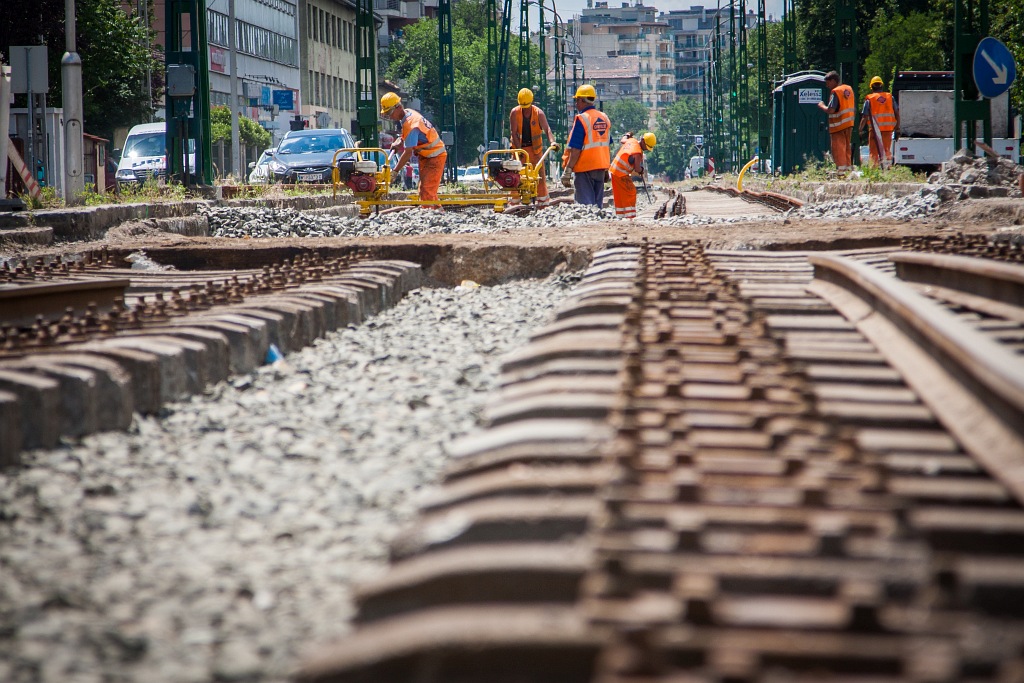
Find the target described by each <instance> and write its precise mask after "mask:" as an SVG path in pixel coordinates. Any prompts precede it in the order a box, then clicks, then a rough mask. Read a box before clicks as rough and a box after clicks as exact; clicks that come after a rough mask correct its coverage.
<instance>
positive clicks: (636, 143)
mask: <svg viewBox="0 0 1024 683" xmlns="http://www.w3.org/2000/svg"><path fill="white" fill-rule="evenodd" d="M656 144H658V139H657V138H656V137H655V136H654V133H644V134H643V135H641V136H640V139H639V140H637V139H636V138H634V137H633V136H632V135H630V134H629V133H627V134H626V138H625V139H624V140H623V141H622V146H621V147H619V151H618V152H617V153H616V154H615V161H613V162H612V168H611V173H612V199H613V200H615V216H616V218H636V184H634V183H633V177H632V176H633V174H634V173H635V174H637V175H638V176H640V177H641V178H643V180H644V183H645V184H646V183H647V169H646V168H645V167H644V152H646V151H648V150H652V149H654V146H655V145H656Z"/></svg>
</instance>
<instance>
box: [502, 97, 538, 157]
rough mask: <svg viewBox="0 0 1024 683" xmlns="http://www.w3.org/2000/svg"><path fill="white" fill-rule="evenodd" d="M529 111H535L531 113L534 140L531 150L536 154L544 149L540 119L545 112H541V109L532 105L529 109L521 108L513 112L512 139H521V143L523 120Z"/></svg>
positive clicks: (510, 120) (531, 131)
mask: <svg viewBox="0 0 1024 683" xmlns="http://www.w3.org/2000/svg"><path fill="white" fill-rule="evenodd" d="M528 109H532V110H533V111H531V112H530V135H531V137H532V138H533V142H532V143H531V146H530V149H532V150H533V151H534V152H539V151H541V150H542V149H544V144H543V143H544V140H543V138H541V133H542V131H541V128H540V117H541V116H543V115H544V112H543V111H541V108H540V107H535V106H534V105H532V104H531V105H530V106H529V107H521V106H520V107H515V108H514V109H513V110H512V114H511V115H510V116H509V124H510V125H511V126H512V139H513V140H515V139H516V138H519V140H520V142H521V141H522V135H523V119H524V118H525V116H524V114H525V113H526V111H527V110H528Z"/></svg>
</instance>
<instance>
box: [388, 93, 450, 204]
mask: <svg viewBox="0 0 1024 683" xmlns="http://www.w3.org/2000/svg"><path fill="white" fill-rule="evenodd" d="M380 115H381V116H385V117H387V118H389V119H391V120H392V121H401V122H402V133H401V137H400V138H399V139H398V140H395V144H394V148H395V149H397V148H399V147H403V146H404V151H403V152H402V156H400V157H399V158H398V163H397V164H396V165H395V168H394V170H392V172H391V177H392V178H398V177H399V173H401V171H402V169H403V168H405V165H406V164H407V163H409V160H410V158H412V155H413V154H415V155H416V157H417V158H418V159H419V166H420V201H424V202H429V201H434V202H436V201H437V190H438V188H439V187H441V176H442V175H443V174H444V165H445V164H446V163H447V162H448V152H447V151H446V150H445V148H444V142H443V141H442V140H441V136H440V135H438V134H437V130H435V129H434V126H433V124H432V123H430V121H427V120H426V119H425V118H424V117H423V115H422V114H420V113H419V112H418V111H416V110H414V109H406V108H404V107H403V106H402V98H400V97H399V96H398V95H396V94H395V93H393V92H389V93H384V96H383V97H381V98H380Z"/></svg>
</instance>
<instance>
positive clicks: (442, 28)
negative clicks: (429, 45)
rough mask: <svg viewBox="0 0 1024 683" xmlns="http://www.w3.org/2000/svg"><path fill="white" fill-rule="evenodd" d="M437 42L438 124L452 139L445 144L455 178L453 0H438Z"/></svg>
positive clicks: (456, 163) (442, 133)
mask: <svg viewBox="0 0 1024 683" xmlns="http://www.w3.org/2000/svg"><path fill="white" fill-rule="evenodd" d="M437 44H438V62H439V64H440V67H441V68H440V75H441V111H439V112H438V116H437V124H438V128H439V129H440V131H441V135H442V137H448V138H449V140H450V141H451V142H450V143H449V142H448V140H446V141H445V144H448V146H449V147H450V148H451V150H450V151H449V153H448V168H447V173H448V178H449V180H450V181H454V180H455V177H454V176H455V170H454V169H455V168H456V167H457V166H458V161H457V159H458V147H457V139H456V135H455V125H456V121H455V60H454V56H453V54H452V3H451V0H438V3H437Z"/></svg>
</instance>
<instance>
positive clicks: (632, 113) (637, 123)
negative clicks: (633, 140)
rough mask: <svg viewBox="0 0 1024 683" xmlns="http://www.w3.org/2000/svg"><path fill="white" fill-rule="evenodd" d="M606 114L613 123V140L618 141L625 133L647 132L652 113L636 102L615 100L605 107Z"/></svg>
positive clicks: (637, 133) (638, 135)
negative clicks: (648, 117) (648, 119)
mask: <svg viewBox="0 0 1024 683" xmlns="http://www.w3.org/2000/svg"><path fill="white" fill-rule="evenodd" d="M604 113H605V114H607V115H608V118H609V119H611V122H612V139H613V140H618V139H619V138H620V137H622V135H623V134H624V133H633V135H634V136H636V137H640V133H642V132H645V131H646V130H647V115H648V114H649V113H650V111H649V110H648V109H647V107H645V106H644V105H642V104H640V103H639V102H637V101H636V100H615V101H614V102H609V103H608V104H607V105H605V108H604Z"/></svg>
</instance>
